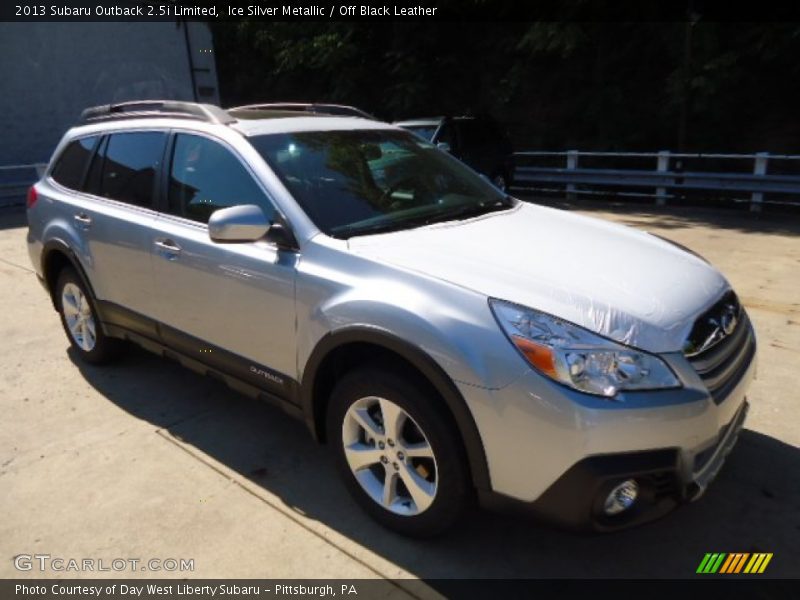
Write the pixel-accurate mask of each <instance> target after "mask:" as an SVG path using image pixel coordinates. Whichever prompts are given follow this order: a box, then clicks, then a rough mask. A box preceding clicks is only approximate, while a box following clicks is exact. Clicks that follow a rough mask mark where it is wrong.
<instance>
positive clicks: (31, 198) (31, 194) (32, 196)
mask: <svg viewBox="0 0 800 600" xmlns="http://www.w3.org/2000/svg"><path fill="white" fill-rule="evenodd" d="M38 199H39V194H37V193H36V186H35V185H32V186H31V187H30V189H29V190H28V198H27V201H26V203H25V204H26V205H27V207H28V209H31V208H33V205H34V204H36V201H37V200H38Z"/></svg>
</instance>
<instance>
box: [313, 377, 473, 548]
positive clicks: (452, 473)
mask: <svg viewBox="0 0 800 600" xmlns="http://www.w3.org/2000/svg"><path fill="white" fill-rule="evenodd" d="M458 440H459V438H458V433H457V431H455V428H454V426H453V425H452V424H451V423H450V420H449V419H448V418H447V414H446V413H445V412H444V410H443V407H442V404H441V401H440V400H439V398H437V397H436V395H435V393H433V391H432V390H430V389H429V388H428V386H426V385H425V384H424V382H422V381H419V380H417V379H416V378H415V377H413V376H404V375H403V374H400V373H398V372H396V371H392V370H390V369H385V368H381V367H374V368H368V369H360V370H358V371H354V372H351V373H349V374H347V375H345V377H344V378H343V379H342V380H341V381H340V382H339V384H338V385H337V386H336V388H335V390H334V392H333V395H332V397H331V404H330V409H329V417H328V442H329V443H330V444H333V445H334V446H335V452H336V459H337V464H338V467H339V470H340V471H341V473H342V475H343V477H344V479H345V482H346V484H347V486H348V488H349V490H350V492H351V493H352V494H353V496H354V497H355V499H356V500H357V501H358V502H359V504H361V506H362V507H363V508H364V509H365V510H366V511H367V512H368V513H369V514H370V515H371V516H372V517H373V518H374V519H376V520H377V521H378V522H380V523H381V524H383V525H384V526H386V527H388V528H390V529H393V530H394V531H397V532H399V533H402V534H404V535H410V536H414V537H430V536H433V535H436V534H439V533H441V532H442V531H444V530H445V529H447V528H448V527H450V526H452V525H453V524H454V523H455V522H456V521H457V520H458V518H459V517H460V516H461V514H462V512H463V510H464V509H465V508H466V506H467V504H468V500H469V497H470V496H469V490H470V486H469V479H468V473H467V468H466V459H465V457H464V453H463V451H462V449H461V446H460V443H459V441H458Z"/></svg>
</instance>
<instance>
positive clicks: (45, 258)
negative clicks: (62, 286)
mask: <svg viewBox="0 0 800 600" xmlns="http://www.w3.org/2000/svg"><path fill="white" fill-rule="evenodd" d="M64 267H72V268H73V269H74V270H75V272H76V273H78V277H80V279H81V282H82V283H83V285H85V286H86V289H87V290H88V291H89V293H90V294H91V295H92V298H96V296H95V293H94V288H93V287H92V284H91V282H90V281H89V278H88V277H87V276H86V271H85V270H84V268H83V266H82V265H81V263H80V261H79V260H78V257H77V256H76V255H75V252H74V251H73V250H72V248H70V247H69V245H68V244H67V243H66V242H65V241H63V240H61V239H58V238H54V239H51V240H48V241H47V242H46V243H45V244H44V247H43V248H42V275H43V276H44V281H45V284H46V286H47V291H48V292H49V293H50V301H51V302H52V303H53V308H54V309H55V310H58V298H56V289H55V288H56V283H57V281H58V275H59V273H61V271H62V270H63V269H64Z"/></svg>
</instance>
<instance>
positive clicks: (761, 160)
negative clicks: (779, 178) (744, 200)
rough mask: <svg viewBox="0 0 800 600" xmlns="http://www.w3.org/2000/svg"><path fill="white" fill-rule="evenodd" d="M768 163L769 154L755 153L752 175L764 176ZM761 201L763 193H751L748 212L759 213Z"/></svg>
mask: <svg viewBox="0 0 800 600" xmlns="http://www.w3.org/2000/svg"><path fill="white" fill-rule="evenodd" d="M768 162H769V152H758V153H756V159H755V163H754V164H753V175H766V174H767V163H768ZM763 201H764V193H763V192H753V195H752V196H751V197H750V212H761V203H762V202H763Z"/></svg>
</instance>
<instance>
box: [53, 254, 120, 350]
mask: <svg viewBox="0 0 800 600" xmlns="http://www.w3.org/2000/svg"><path fill="white" fill-rule="evenodd" d="M56 302H57V303H58V314H59V315H60V316H61V325H62V326H63V327H64V332H65V333H66V334H67V339H69V342H70V344H71V345H72V348H73V350H74V351H75V353H76V354H77V355H78V356H79V357H80V358H81V360H82V361H84V362H87V363H90V364H93V365H99V364H104V363H107V362H109V361H111V360H113V359H114V358H116V357H117V356H118V355H119V352H120V349H121V346H122V343H121V341H120V340H117V339H113V338H109V337H108V336H106V335H105V333H103V329H102V327H101V326H100V320H99V319H98V318H97V309H96V304H95V301H94V298H92V295H91V293H90V292H89V291H88V290H87V289H86V286H85V285H84V283H83V281H82V280H81V278H80V277H79V276H78V274H77V273H76V272H75V270H74V269H72V268H71V267H65V268H64V269H62V270H61V272H60V273H59V274H58V280H57V282H56Z"/></svg>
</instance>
